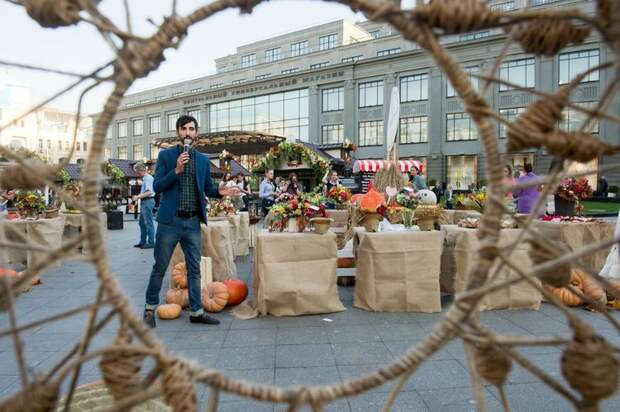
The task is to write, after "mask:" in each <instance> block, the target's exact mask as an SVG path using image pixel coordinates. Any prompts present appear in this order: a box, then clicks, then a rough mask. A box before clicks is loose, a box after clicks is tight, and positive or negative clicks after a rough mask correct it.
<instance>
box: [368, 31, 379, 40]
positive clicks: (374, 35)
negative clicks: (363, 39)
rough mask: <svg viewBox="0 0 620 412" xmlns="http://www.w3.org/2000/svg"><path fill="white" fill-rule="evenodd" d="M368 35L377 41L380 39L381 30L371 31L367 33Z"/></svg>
mask: <svg viewBox="0 0 620 412" xmlns="http://www.w3.org/2000/svg"><path fill="white" fill-rule="evenodd" d="M368 34H370V36H371V37H372V38H373V39H378V38H379V37H381V30H380V29H377V30H371V31H369V32H368Z"/></svg>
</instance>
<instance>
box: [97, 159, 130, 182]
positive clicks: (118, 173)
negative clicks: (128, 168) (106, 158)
mask: <svg viewBox="0 0 620 412" xmlns="http://www.w3.org/2000/svg"><path fill="white" fill-rule="evenodd" d="M101 170H102V171H103V173H104V174H105V175H106V176H108V177H109V178H110V180H111V182H112V183H114V184H116V185H119V186H123V185H124V184H125V173H123V171H122V170H121V169H120V168H119V167H118V166H116V165H115V164H113V163H110V162H103V163H102V164H101Z"/></svg>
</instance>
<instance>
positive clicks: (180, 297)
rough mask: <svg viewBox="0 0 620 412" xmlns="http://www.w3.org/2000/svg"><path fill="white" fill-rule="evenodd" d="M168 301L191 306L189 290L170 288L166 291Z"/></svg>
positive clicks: (182, 305) (184, 306)
mask: <svg viewBox="0 0 620 412" xmlns="http://www.w3.org/2000/svg"><path fill="white" fill-rule="evenodd" d="M166 303H176V304H177V305H179V306H181V307H182V308H186V307H188V306H189V292H188V290H187V289H179V288H174V289H168V292H166Z"/></svg>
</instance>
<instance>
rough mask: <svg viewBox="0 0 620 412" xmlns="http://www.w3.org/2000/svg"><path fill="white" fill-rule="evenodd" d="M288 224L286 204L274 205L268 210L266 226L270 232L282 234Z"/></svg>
mask: <svg viewBox="0 0 620 412" xmlns="http://www.w3.org/2000/svg"><path fill="white" fill-rule="evenodd" d="M287 223H288V211H287V206H286V203H276V204H274V205H273V206H271V209H270V210H269V217H268V219H267V224H268V226H269V231H270V232H282V231H283V230H284V228H285V227H286V225H287Z"/></svg>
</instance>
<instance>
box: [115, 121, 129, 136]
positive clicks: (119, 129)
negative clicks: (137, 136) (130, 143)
mask: <svg viewBox="0 0 620 412" xmlns="http://www.w3.org/2000/svg"><path fill="white" fill-rule="evenodd" d="M116 135H117V136H118V137H127V122H118V123H116Z"/></svg>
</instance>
